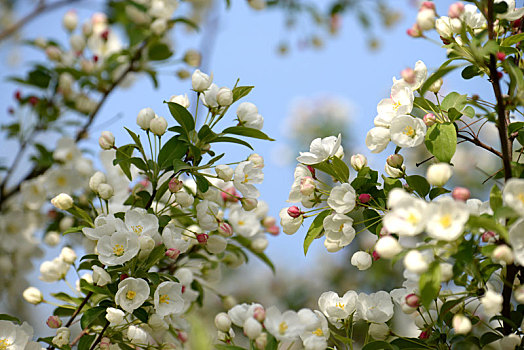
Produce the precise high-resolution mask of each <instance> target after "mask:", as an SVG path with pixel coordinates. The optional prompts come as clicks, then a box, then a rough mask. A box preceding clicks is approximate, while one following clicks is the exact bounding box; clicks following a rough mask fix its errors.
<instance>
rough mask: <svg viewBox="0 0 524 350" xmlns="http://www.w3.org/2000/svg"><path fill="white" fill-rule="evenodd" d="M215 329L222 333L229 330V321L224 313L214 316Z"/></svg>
mask: <svg viewBox="0 0 524 350" xmlns="http://www.w3.org/2000/svg"><path fill="white" fill-rule="evenodd" d="M215 327H216V328H217V329H218V330H219V331H221V332H224V333H227V332H229V330H230V329H231V319H230V318H229V316H228V315H227V314H226V313H225V312H221V313H219V314H217V315H216V316H215Z"/></svg>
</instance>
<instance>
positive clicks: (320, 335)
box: [311, 328, 324, 337]
mask: <svg viewBox="0 0 524 350" xmlns="http://www.w3.org/2000/svg"><path fill="white" fill-rule="evenodd" d="M311 333H313V334H314V335H316V336H317V337H322V336H323V335H324V332H322V329H320V328H317V329H315V330H314V331H313V332H311Z"/></svg>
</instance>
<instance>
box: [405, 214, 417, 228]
mask: <svg viewBox="0 0 524 350" xmlns="http://www.w3.org/2000/svg"><path fill="white" fill-rule="evenodd" d="M406 221H407V222H409V223H410V224H411V225H416V224H418V218H417V217H416V216H415V215H414V214H413V213H409V215H408V217H407V218H406Z"/></svg>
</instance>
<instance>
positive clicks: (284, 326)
mask: <svg viewBox="0 0 524 350" xmlns="http://www.w3.org/2000/svg"><path fill="white" fill-rule="evenodd" d="M287 329H288V325H287V323H286V322H281V323H280V325H279V326H278V333H280V334H282V335H283V334H284V333H286V331H287Z"/></svg>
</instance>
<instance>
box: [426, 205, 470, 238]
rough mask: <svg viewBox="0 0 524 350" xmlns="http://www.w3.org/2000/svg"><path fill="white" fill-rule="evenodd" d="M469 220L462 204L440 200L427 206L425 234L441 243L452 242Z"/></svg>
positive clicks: (466, 208) (466, 209)
mask: <svg viewBox="0 0 524 350" xmlns="http://www.w3.org/2000/svg"><path fill="white" fill-rule="evenodd" d="M468 219H469V210H468V207H467V205H466V204H465V203H464V202H457V201H455V200H453V199H451V198H442V199H441V200H438V201H435V202H432V203H430V204H429V206H428V210H427V221H426V232H427V234H428V235H429V236H430V237H432V238H435V239H438V240H441V241H454V240H456V239H457V238H459V237H460V235H461V234H462V232H463V231H464V225H465V224H466V222H467V221H468Z"/></svg>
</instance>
